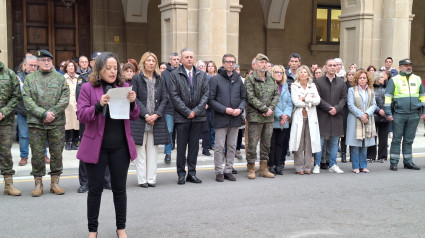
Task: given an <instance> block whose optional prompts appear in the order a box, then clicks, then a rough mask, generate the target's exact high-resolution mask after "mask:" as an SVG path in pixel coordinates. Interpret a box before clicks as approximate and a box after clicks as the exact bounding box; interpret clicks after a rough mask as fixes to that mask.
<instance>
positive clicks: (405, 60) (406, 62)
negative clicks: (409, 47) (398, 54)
mask: <svg viewBox="0 0 425 238" xmlns="http://www.w3.org/2000/svg"><path fill="white" fill-rule="evenodd" d="M406 64H410V65H412V61H411V60H410V59H407V58H406V59H402V60H400V61H399V62H398V65H399V66H400V65H406Z"/></svg>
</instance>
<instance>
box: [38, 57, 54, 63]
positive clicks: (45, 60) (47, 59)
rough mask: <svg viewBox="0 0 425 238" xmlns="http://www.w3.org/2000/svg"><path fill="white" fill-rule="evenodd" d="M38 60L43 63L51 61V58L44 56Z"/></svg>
mask: <svg viewBox="0 0 425 238" xmlns="http://www.w3.org/2000/svg"><path fill="white" fill-rule="evenodd" d="M38 61H41V62H43V63H50V62H52V59H50V58H44V59H38Z"/></svg>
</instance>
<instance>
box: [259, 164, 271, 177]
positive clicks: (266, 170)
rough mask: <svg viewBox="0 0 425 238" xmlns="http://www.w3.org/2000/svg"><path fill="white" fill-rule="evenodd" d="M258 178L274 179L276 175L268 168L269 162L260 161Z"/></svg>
mask: <svg viewBox="0 0 425 238" xmlns="http://www.w3.org/2000/svg"><path fill="white" fill-rule="evenodd" d="M258 176H260V177H266V178H274V176H275V175H274V174H272V173H270V171H269V168H268V166H267V160H260V173H259V174H258Z"/></svg>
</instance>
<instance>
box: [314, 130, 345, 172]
mask: <svg viewBox="0 0 425 238" xmlns="http://www.w3.org/2000/svg"><path fill="white" fill-rule="evenodd" d="M325 140H326V136H321V137H320V143H321V148H322V150H321V151H320V152H317V153H316V154H315V155H314V165H320V161H321V160H322V151H323V144H324V143H325ZM338 140H339V136H331V137H330V138H329V142H328V143H329V155H330V162H329V166H330V167H332V166H334V165H336V164H337V163H336V156H337V155H338Z"/></svg>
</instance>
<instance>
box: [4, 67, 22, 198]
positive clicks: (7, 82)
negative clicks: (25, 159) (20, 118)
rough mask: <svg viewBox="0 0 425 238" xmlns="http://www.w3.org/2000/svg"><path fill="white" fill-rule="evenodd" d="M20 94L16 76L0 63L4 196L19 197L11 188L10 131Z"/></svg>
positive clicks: (12, 171) (19, 192)
mask: <svg viewBox="0 0 425 238" xmlns="http://www.w3.org/2000/svg"><path fill="white" fill-rule="evenodd" d="M20 98H21V94H20V91H19V80H18V79H17V78H16V74H15V73H14V72H13V71H12V70H10V69H8V68H6V67H5V66H4V64H3V63H2V62H0V141H1V143H0V170H1V174H2V175H3V177H4V194H5V195H11V196H20V195H21V191H19V190H18V189H16V188H14V187H13V175H14V174H15V170H13V161H12V154H11V152H10V149H11V148H12V134H13V133H12V130H13V121H14V119H15V107H16V105H18V102H19V99H20Z"/></svg>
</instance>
